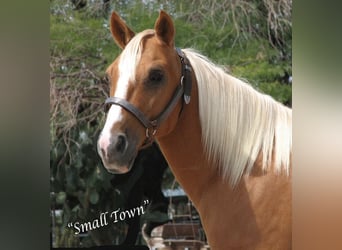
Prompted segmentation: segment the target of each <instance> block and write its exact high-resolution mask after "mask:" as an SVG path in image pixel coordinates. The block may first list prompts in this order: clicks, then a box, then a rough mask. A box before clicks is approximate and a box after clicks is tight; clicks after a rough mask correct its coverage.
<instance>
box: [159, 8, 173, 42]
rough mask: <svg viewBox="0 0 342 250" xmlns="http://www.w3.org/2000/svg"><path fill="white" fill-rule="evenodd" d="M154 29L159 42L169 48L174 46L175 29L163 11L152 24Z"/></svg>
mask: <svg viewBox="0 0 342 250" xmlns="http://www.w3.org/2000/svg"><path fill="white" fill-rule="evenodd" d="M154 29H155V31H156V34H157V36H158V38H159V39H160V40H162V41H163V42H165V43H166V44H167V45H169V46H170V47H173V46H174V36H175V27H174V25H173V22H172V19H171V17H170V16H169V15H168V14H167V13H166V12H165V11H163V10H161V11H160V13H159V17H158V19H157V21H156V23H155V24H154Z"/></svg>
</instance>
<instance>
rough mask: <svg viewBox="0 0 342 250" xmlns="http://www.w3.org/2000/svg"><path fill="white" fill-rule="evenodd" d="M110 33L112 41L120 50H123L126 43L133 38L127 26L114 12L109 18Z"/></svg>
mask: <svg viewBox="0 0 342 250" xmlns="http://www.w3.org/2000/svg"><path fill="white" fill-rule="evenodd" d="M110 31H111V32H112V36H113V38H114V41H115V42H116V43H117V44H118V45H119V47H120V48H122V49H123V48H125V47H126V45H127V43H128V42H129V41H130V40H131V39H132V38H133V37H134V35H135V34H134V32H133V31H132V30H131V29H130V28H129V27H128V26H127V24H126V23H125V22H124V21H123V20H122V19H121V18H120V17H119V15H118V14H116V13H115V12H113V13H112V16H111V18H110Z"/></svg>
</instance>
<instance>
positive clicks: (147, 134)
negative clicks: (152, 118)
mask: <svg viewBox="0 0 342 250" xmlns="http://www.w3.org/2000/svg"><path fill="white" fill-rule="evenodd" d="M151 128H152V129H153V130H152V133H150V129H151ZM156 133H157V128H156V127H149V128H146V138H151V136H152V137H154V136H155V134H156Z"/></svg>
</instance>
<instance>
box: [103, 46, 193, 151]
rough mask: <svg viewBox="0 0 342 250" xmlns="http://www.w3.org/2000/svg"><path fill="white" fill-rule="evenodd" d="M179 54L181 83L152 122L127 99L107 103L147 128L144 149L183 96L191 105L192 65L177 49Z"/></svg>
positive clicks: (116, 98)
mask: <svg viewBox="0 0 342 250" xmlns="http://www.w3.org/2000/svg"><path fill="white" fill-rule="evenodd" d="M176 51H177V54H178V56H179V58H180V60H181V65H182V75H181V78H180V83H179V84H178V86H177V88H176V90H175V91H174V93H173V96H172V98H171V100H170V101H169V103H168V104H167V105H166V107H165V108H164V110H163V111H162V112H161V113H160V114H159V115H158V116H157V117H156V118H154V119H152V120H150V119H149V118H148V117H146V115H145V114H144V113H143V112H141V111H140V110H139V109H138V108H136V107H135V106H134V105H132V104H131V103H129V102H128V101H126V100H125V99H122V98H119V97H115V96H114V97H109V98H107V99H106V101H105V105H112V104H113V105H118V106H120V107H122V108H124V109H125V110H127V111H129V112H130V113H131V114H132V115H133V116H134V117H135V118H136V119H137V120H138V121H139V122H140V123H141V124H142V125H143V126H144V127H145V128H146V139H145V142H144V143H143V145H142V147H143V148H145V147H147V146H149V145H150V144H152V143H153V141H154V136H155V134H156V132H157V130H158V128H159V126H160V125H161V123H162V122H163V121H164V120H165V119H166V118H167V117H168V116H169V115H170V113H171V112H172V111H173V109H174V108H175V107H176V104H177V103H178V101H179V99H180V98H181V96H182V95H183V97H184V102H185V104H189V103H190V96H191V87H192V82H191V71H192V68H191V65H190V62H189V60H188V59H187V57H186V56H185V54H184V52H183V51H182V50H181V49H179V48H176Z"/></svg>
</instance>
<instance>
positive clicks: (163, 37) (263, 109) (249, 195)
mask: <svg viewBox="0 0 342 250" xmlns="http://www.w3.org/2000/svg"><path fill="white" fill-rule="evenodd" d="M110 24H111V26H110V27H111V32H112V35H113V37H114V40H115V41H116V43H117V44H118V45H119V46H120V47H121V48H122V49H123V51H122V53H121V54H120V56H119V57H118V58H117V59H116V60H115V61H114V62H113V63H112V64H111V65H110V66H109V68H108V69H107V74H108V76H109V78H110V84H111V86H110V87H111V88H110V96H111V97H110V98H108V99H107V100H106V103H107V105H108V106H109V111H108V115H107V120H106V123H105V125H104V128H103V130H102V133H101V135H100V137H99V140H98V151H99V154H100V156H101V158H102V161H103V164H104V166H105V167H106V169H107V170H108V171H109V172H112V173H126V172H127V171H129V170H130V168H131V166H132V163H133V161H134V158H135V156H136V155H137V152H138V150H139V149H141V148H142V147H144V146H146V145H148V144H150V143H151V142H152V141H153V140H154V139H156V141H157V142H158V144H159V146H160V148H161V150H162V152H163V154H164V156H165V158H166V159H167V161H168V163H169V166H170V167H171V169H172V172H173V173H174V175H175V177H176V178H177V180H178V182H179V183H180V184H181V185H182V187H183V188H184V190H185V191H186V193H187V194H188V196H189V197H190V199H191V200H192V202H193V203H194V205H195V207H196V208H197V210H198V212H199V214H200V217H201V221H202V223H203V227H204V230H205V232H206V235H207V238H208V241H209V244H210V246H211V249H224V250H226V249H277V250H279V249H290V248H291V170H292V163H291V160H292V156H291V155H292V111H291V110H290V109H289V108H287V107H285V106H283V105H282V104H280V103H278V102H276V101H275V100H273V99H272V98H271V97H269V96H267V95H264V94H261V93H259V92H257V91H255V90H254V89H253V88H252V87H250V86H249V85H248V84H246V83H244V82H242V81H241V80H239V79H237V78H234V77H233V76H231V75H229V74H227V73H225V71H224V70H223V69H222V68H221V67H219V66H216V65H214V64H213V63H212V62H210V61H209V60H208V59H207V58H206V57H204V56H202V55H200V54H199V53H197V52H195V51H193V50H191V49H183V50H180V49H176V48H175V46H174V36H175V28H174V25H173V22H172V19H171V18H170V16H169V15H168V14H166V13H165V12H163V11H161V12H160V14H159V17H158V19H157V20H156V23H155V26H154V30H145V31H143V32H141V33H138V34H137V35H135V33H134V32H133V31H132V30H131V29H130V28H129V27H128V26H127V25H126V24H125V22H124V21H122V20H121V19H120V17H119V16H118V15H117V14H116V13H113V14H112V16H111V20H110Z"/></svg>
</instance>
